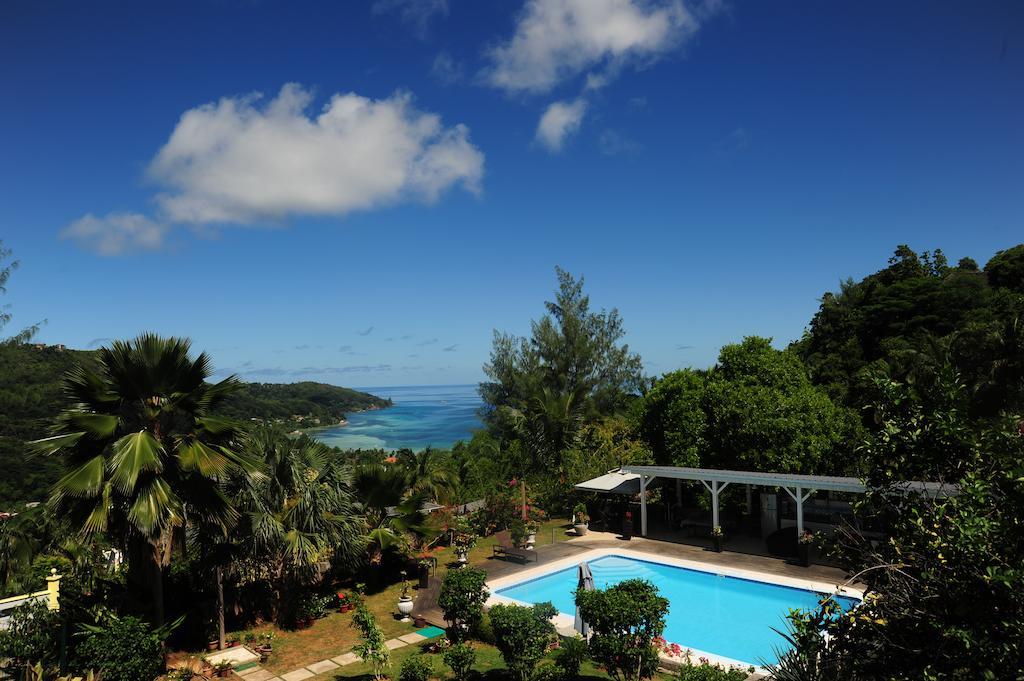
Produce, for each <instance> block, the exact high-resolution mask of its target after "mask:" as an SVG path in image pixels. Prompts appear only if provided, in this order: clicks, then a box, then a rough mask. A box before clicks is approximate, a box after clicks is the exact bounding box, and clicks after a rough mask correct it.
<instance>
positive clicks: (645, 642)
mask: <svg viewBox="0 0 1024 681" xmlns="http://www.w3.org/2000/svg"><path fill="white" fill-rule="evenodd" d="M576 604H577V605H578V606H579V608H580V614H581V616H582V617H583V620H584V621H585V622H587V624H589V625H590V628H591V631H592V632H593V636H592V638H591V639H590V655H591V657H593V658H594V660H596V661H597V662H600V663H601V664H603V665H604V666H605V668H606V669H607V671H608V674H609V675H610V676H611V677H612V678H613V679H616V680H617V681H637V680H638V679H646V678H650V677H651V676H653V675H654V673H655V672H656V671H657V669H658V651H657V650H656V649H655V648H654V646H653V645H652V642H653V641H654V639H655V637H657V636H660V635H661V633H662V631H664V629H665V615H666V614H667V613H668V600H666V599H665V598H662V597H661V596H660V595H658V590H657V588H655V586H654V585H653V584H651V583H650V582H648V581H646V580H643V579H627V580H626V581H624V582H619V583H618V584H616V585H614V586H612V587H609V588H608V589H605V590H603V591H602V590H595V591H585V590H583V589H577V591H576Z"/></svg>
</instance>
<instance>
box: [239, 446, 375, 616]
mask: <svg viewBox="0 0 1024 681" xmlns="http://www.w3.org/2000/svg"><path fill="white" fill-rule="evenodd" d="M244 451H245V453H246V456H247V457H248V458H249V459H252V460H254V461H259V462H261V464H262V470H263V472H264V474H263V475H260V476H251V475H248V474H245V473H244V472H242V473H240V474H238V475H237V476H235V477H234V478H233V479H232V484H231V485H230V486H229V492H230V494H231V497H232V498H233V499H235V502H236V505H237V507H238V510H239V511H240V512H241V514H242V515H241V519H240V521H239V523H238V525H237V527H236V528H235V529H234V530H233V531H232V533H231V540H230V545H231V548H230V550H228V551H226V552H222V555H224V556H225V557H226V560H225V562H226V563H230V562H233V561H241V560H244V561H245V562H246V564H247V565H248V566H249V567H250V571H251V573H252V574H253V575H254V576H255V578H258V579H265V580H267V582H269V584H270V586H271V588H272V590H273V592H274V594H275V610H277V611H278V612H280V607H281V605H282V604H284V601H285V600H286V596H287V595H289V594H290V595H293V596H294V595H298V594H299V593H301V592H302V591H303V590H305V589H307V588H308V587H309V586H310V585H311V584H312V582H313V581H314V580H316V579H317V578H319V577H320V576H321V567H320V566H321V565H322V564H323V563H324V562H325V561H331V562H333V563H334V564H336V565H340V566H344V567H353V566H355V565H356V564H357V563H358V562H359V561H360V559H361V558H362V554H363V551H364V533H363V519H362V517H361V516H360V514H359V509H358V505H357V503H356V500H355V495H354V492H353V490H352V487H351V473H350V471H349V469H348V468H347V467H345V466H343V465H341V464H340V463H339V462H338V461H337V459H336V458H335V456H334V455H333V453H332V452H331V451H330V450H329V449H328V448H327V447H326V446H325V445H323V444H321V443H319V442H316V441H315V440H312V439H310V438H309V437H306V436H301V437H298V438H292V437H289V436H288V435H287V434H286V433H284V432H283V430H281V429H279V428H272V427H259V428H256V429H255V430H253V431H252V432H251V433H249V434H248V435H247V436H246V437H245V438H244ZM225 541H227V538H225Z"/></svg>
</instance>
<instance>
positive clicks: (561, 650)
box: [555, 636, 588, 679]
mask: <svg viewBox="0 0 1024 681" xmlns="http://www.w3.org/2000/svg"><path fill="white" fill-rule="evenodd" d="M587 657H588V651H587V642H586V640H584V639H582V638H580V637H579V636H573V637H572V638H563V639H562V641H561V643H560V644H559V646H558V652H557V653H555V664H557V665H558V666H559V667H560V668H561V669H562V671H564V672H565V676H566V678H567V679H575V678H577V677H578V676H579V675H580V667H581V666H583V662H584V661H585V660H586V659H587Z"/></svg>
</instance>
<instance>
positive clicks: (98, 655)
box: [75, 609, 184, 681]
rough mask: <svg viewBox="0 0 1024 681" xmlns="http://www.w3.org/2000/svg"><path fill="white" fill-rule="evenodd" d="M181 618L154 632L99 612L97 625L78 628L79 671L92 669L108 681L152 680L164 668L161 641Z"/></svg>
mask: <svg viewBox="0 0 1024 681" xmlns="http://www.w3.org/2000/svg"><path fill="white" fill-rule="evenodd" d="M183 619H184V618H183V617H182V618H179V619H177V620H176V621H174V622H172V623H170V624H169V625H166V626H161V627H157V628H156V629H154V628H153V627H151V626H150V625H149V624H147V623H146V622H143V621H142V620H140V619H138V618H136V617H131V616H126V617H121V616H118V615H116V614H114V613H112V612H110V611H108V610H105V609H101V610H100V611H99V614H98V618H97V622H96V624H82V625H79V627H80V631H79V632H78V633H77V636H79V637H80V638H81V639H82V640H81V642H80V643H79V644H78V646H77V648H76V650H75V657H76V658H77V665H76V666H77V667H78V668H79V669H95V670H96V671H98V672H99V674H100V676H101V678H103V679H108V680H109V681H138V680H139V679H152V678H154V677H155V676H157V675H158V674H160V672H161V671H163V668H164V644H163V642H164V640H165V639H166V638H167V637H168V636H169V635H170V633H171V631H172V630H173V629H175V628H176V627H178V626H179V625H180V624H181V622H182V620H183Z"/></svg>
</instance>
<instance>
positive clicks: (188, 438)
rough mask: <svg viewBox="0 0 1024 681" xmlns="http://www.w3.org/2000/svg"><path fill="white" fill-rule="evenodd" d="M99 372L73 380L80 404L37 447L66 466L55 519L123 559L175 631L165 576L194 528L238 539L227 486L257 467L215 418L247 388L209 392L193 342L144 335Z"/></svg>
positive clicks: (55, 494) (216, 387) (69, 383)
mask: <svg viewBox="0 0 1024 681" xmlns="http://www.w3.org/2000/svg"><path fill="white" fill-rule="evenodd" d="M97 360H98V361H97V368H96V369H95V370H94V369H92V368H89V367H87V366H84V365H80V366H78V367H77V368H75V369H73V370H71V371H70V372H68V374H67V375H66V376H65V380H64V389H65V393H66V396H67V398H68V400H69V402H70V405H69V406H68V408H67V409H66V410H65V411H64V412H63V413H62V414H61V415H60V416H59V417H58V418H57V420H56V423H55V424H54V427H53V433H54V434H53V435H52V436H51V437H48V438H45V439H43V440H39V441H37V442H35V443H34V445H35V446H36V448H37V449H38V450H39V451H41V452H43V453H44V454H48V455H54V454H60V455H62V456H64V458H65V462H66V468H67V470H68V472H67V474H66V475H64V477H62V478H61V479H60V480H59V481H58V482H57V483H56V485H54V488H53V490H52V492H51V496H50V503H51V504H52V506H53V507H54V510H55V512H56V513H58V514H60V515H62V516H66V517H67V518H69V519H70V521H71V522H72V524H73V527H75V528H77V530H78V531H79V532H80V533H81V534H82V535H84V536H87V537H88V536H93V535H97V534H100V533H103V534H105V535H106V536H107V537H108V539H109V540H110V541H111V542H112V543H113V544H114V545H115V546H118V547H120V548H122V549H124V551H125V553H126V555H127V558H128V567H129V579H130V580H131V581H132V582H133V583H134V584H135V585H137V586H143V585H149V587H150V588H151V590H152V592H151V595H150V598H151V600H152V614H153V619H154V621H155V622H156V623H157V625H158V626H159V625H162V624H163V621H164V602H163V573H164V569H165V568H166V567H167V566H168V565H169V564H170V561H171V556H172V549H173V548H174V546H184V541H183V538H184V533H185V530H186V528H187V526H188V525H189V524H190V523H201V524H202V525H203V526H207V527H209V526H213V527H217V528H219V530H220V531H221V532H226V531H227V528H228V527H229V526H230V525H231V524H232V523H234V522H235V520H236V519H237V517H238V514H237V513H236V511H235V509H234V508H233V506H232V504H231V502H230V500H229V499H228V498H227V497H226V496H225V494H224V492H223V489H222V482H223V481H224V480H225V479H226V478H227V477H228V476H229V475H230V474H232V473H234V472H237V471H249V470H254V468H255V466H256V464H255V463H254V462H252V461H250V460H249V459H247V458H246V457H245V456H244V455H242V454H239V453H238V452H237V451H236V449H235V448H234V439H235V437H236V434H237V431H236V427H235V425H234V424H233V423H232V422H230V421H227V420H224V419H220V418H217V417H215V416H213V415H212V414H213V413H214V411H215V409H216V407H217V405H218V404H219V403H220V402H221V401H222V400H223V399H224V397H225V396H227V395H228V394H229V393H230V392H231V391H232V390H234V389H235V388H236V386H237V381H236V380H235V379H234V377H229V378H227V379H224V380H223V381H220V382H219V383H213V384H211V383H207V382H206V379H207V378H208V377H209V376H210V360H209V358H208V357H207V355H206V354H200V355H199V356H198V357H196V358H195V359H192V358H191V357H190V355H189V341H188V340H186V339H180V338H162V337H160V336H157V335H154V334H143V335H141V336H139V337H138V338H135V339H134V340H131V341H117V342H114V343H113V344H112V345H111V346H110V347H105V348H102V349H101V350H100V351H99V356H98V358H97Z"/></svg>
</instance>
